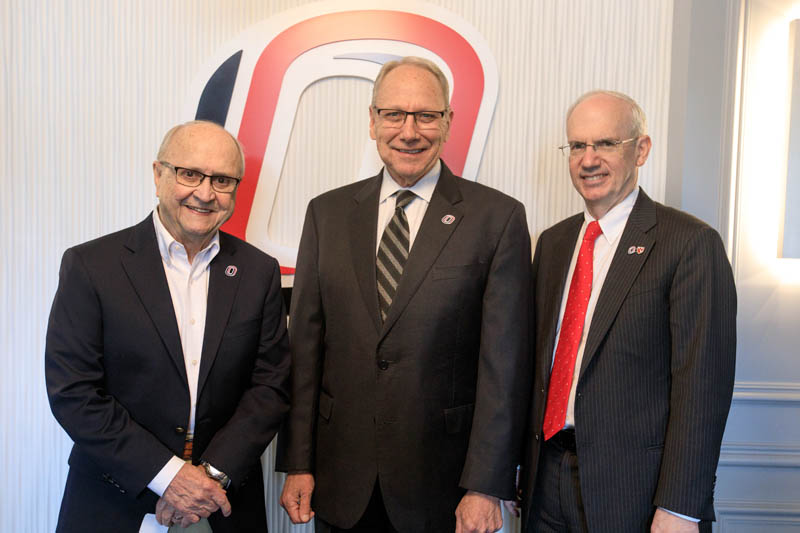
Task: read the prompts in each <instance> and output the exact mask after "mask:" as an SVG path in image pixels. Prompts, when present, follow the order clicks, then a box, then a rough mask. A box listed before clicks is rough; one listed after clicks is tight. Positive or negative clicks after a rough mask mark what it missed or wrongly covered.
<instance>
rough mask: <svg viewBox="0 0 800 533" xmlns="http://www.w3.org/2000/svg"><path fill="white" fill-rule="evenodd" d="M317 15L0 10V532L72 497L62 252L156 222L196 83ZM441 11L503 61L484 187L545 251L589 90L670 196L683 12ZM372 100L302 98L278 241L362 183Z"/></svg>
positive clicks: (610, 6) (595, 3)
mask: <svg viewBox="0 0 800 533" xmlns="http://www.w3.org/2000/svg"><path fill="white" fill-rule="evenodd" d="M307 3H308V2H303V1H301V0H272V1H262V0H252V1H247V0H240V1H228V2H211V1H196V2H191V1H185V0H181V1H172V2H156V1H141V2H128V1H124V0H108V1H101V0H97V1H80V0H76V1H66V0H63V1H62V0H52V1H48V0H5V1H4V2H2V3H0V42H2V83H0V139H1V140H2V142H0V168H1V169H2V173H3V176H2V183H3V185H4V192H5V194H3V195H2V209H0V220H2V233H1V234H0V239H2V240H0V249H2V250H3V252H4V253H3V256H2V259H0V298H2V303H3V308H2V317H0V424H2V426H0V427H1V429H2V436H0V468H2V472H3V475H2V476H0V531H15V532H28V531H37V532H38V531H51V530H53V529H54V526H55V519H56V516H57V512H58V506H59V502H60V499H61V492H62V490H63V484H64V480H65V476H66V471H67V464H66V459H67V455H68V452H69V449H70V446H71V442H70V441H69V438H68V437H67V436H66V435H65V433H64V432H63V431H62V430H61V428H60V427H59V426H58V425H57V424H56V423H55V421H54V420H53V418H52V416H51V414H50V412H49V408H48V405H47V399H46V394H45V387H44V377H43V351H44V335H45V328H46V322H47V315H48V312H49V308H50V303H51V301H52V297H53V294H54V291H55V287H56V283H57V274H58V265H59V262H60V257H61V254H62V253H63V251H64V250H65V249H66V248H67V247H69V246H72V245H74V244H77V243H80V242H82V241H85V240H88V239H91V238H94V237H97V236H100V235H102V234H105V233H108V232H110V231H113V230H117V229H121V228H123V227H126V226H129V225H131V224H133V223H135V222H138V221H139V220H141V219H142V218H143V217H144V216H145V215H146V214H147V213H148V212H149V211H150V210H151V209H152V208H153V206H154V205H155V192H154V187H153V184H152V178H151V175H152V174H151V169H150V165H151V162H152V160H153V158H154V157H155V152H156V149H157V147H158V144H159V142H160V140H161V136H162V135H163V133H164V132H165V131H166V130H167V129H168V128H169V127H170V126H172V125H174V124H175V123H177V122H180V121H184V120H187V119H190V118H192V117H191V116H187V115H185V114H184V110H185V109H186V107H185V103H186V102H185V98H186V95H187V92H188V87H189V84H190V82H191V81H192V80H193V79H194V77H195V75H196V74H197V72H198V70H199V69H200V67H201V66H202V65H203V64H204V63H206V62H207V61H208V60H209V58H211V57H212V56H213V55H214V53H215V51H216V50H217V48H218V47H219V46H221V45H222V44H224V43H225V42H227V41H229V40H230V39H232V38H233V37H235V36H236V35H237V34H239V33H240V32H242V31H243V30H244V29H246V28H248V27H249V26H251V25H252V24H254V23H256V22H258V21H261V20H264V19H265V18H268V17H270V16H271V15H273V14H276V13H279V12H282V11H285V10H287V9H291V8H294V7H297V6H298V5H301V4H307ZM431 3H432V4H434V5H438V6H440V7H443V8H445V9H447V10H450V11H452V12H453V13H455V14H457V15H458V16H460V17H462V18H463V19H465V20H466V21H467V22H469V23H470V24H472V25H473V26H474V27H475V28H476V29H477V30H478V32H480V33H481V34H482V35H483V36H484V38H485V39H486V41H487V42H488V44H489V47H490V48H491V50H492V52H493V54H494V56H495V58H496V61H497V65H498V70H499V73H500V95H499V99H498V102H497V107H496V110H495V114H494V120H493V125H492V128H491V130H490V133H489V138H488V143H487V146H486V150H485V152H484V156H483V160H482V163H481V167H480V171H479V174H478V181H479V182H482V183H486V184H488V185H491V186H493V187H496V188H498V189H501V190H503V191H505V192H507V193H508V194H511V195H513V196H515V197H517V198H519V199H520V200H521V201H522V202H523V203H524V204H525V206H526V208H527V211H528V222H529V226H530V230H531V234H532V236H533V238H535V237H536V236H537V235H538V233H539V232H541V231H542V230H543V229H545V228H546V227H547V226H549V225H550V224H552V223H554V222H556V221H557V220H560V219H561V218H564V217H565V216H567V215H569V214H572V213H574V212H577V211H578V210H579V209H580V206H581V203H580V200H579V198H578V196H577V194H575V192H574V191H573V189H572V187H571V185H570V183H569V179H568V173H567V166H566V161H565V160H564V159H562V157H561V155H560V154H559V153H558V151H557V150H556V149H555V147H556V146H557V145H559V144H561V143H562V142H563V140H564V131H563V129H564V127H563V114H564V111H565V110H566V108H567V107H568V105H569V103H570V102H571V101H572V100H573V99H574V98H575V97H577V96H578V95H579V94H581V93H582V92H584V91H586V90H589V89H593V88H609V89H615V90H620V91H623V92H626V93H628V94H630V95H632V96H633V97H634V98H635V99H637V100H638V101H639V102H640V103H641V105H642V106H643V107H644V109H645V111H646V112H647V114H648V118H649V122H650V133H651V136H652V137H653V141H654V150H653V152H652V154H651V158H650V161H649V162H648V163H647V165H646V167H645V169H644V171H643V173H642V178H641V182H642V184H643V185H644V187H645V188H646V190H647V191H648V193H649V194H650V195H651V196H653V197H654V198H656V199H662V198H663V196H664V190H665V180H666V176H665V168H666V138H667V134H666V133H667V126H668V124H667V117H668V114H669V109H668V103H669V87H670V54H671V48H672V43H671V35H672V9H673V4H672V0H653V1H647V2H641V1H639V0H576V1H572V2H558V1H555V0H547V1H545V0H535V1H534V0H503V1H494V2H485V1H483V0H434V1H432V2H431ZM370 90H371V88H370V85H369V83H368V82H365V81H363V80H355V79H345V78H333V79H328V80H323V81H321V82H318V83H317V84H315V85H313V86H312V87H310V88H309V89H308V90H307V91H306V93H305V94H304V96H303V98H302V99H301V101H300V104H299V105H300V107H299V109H298V115H297V122H296V124H295V127H294V131H293V134H292V139H291V141H290V146H289V151H288V154H287V159H286V162H285V164H284V168H283V175H284V176H287V177H291V176H299V175H302V176H305V177H307V178H308V177H310V179H307V180H298V182H299V181H303V183H304V185H303V187H302V188H297V189H295V188H293V187H294V186H292V185H287V186H286V188H282V189H281V190H280V191H279V195H282V199H281V200H280V201H279V202H278V204H279V205H282V206H283V207H282V208H281V210H280V211H277V212H275V213H273V218H274V217H281V218H282V220H283V223H282V224H280V226H281V228H282V229H281V230H280V232H279V233H277V234H276V237H277V238H278V239H279V240H281V241H287V242H288V241H291V240H292V239H294V238H296V236H297V235H299V232H300V226H299V225H300V223H301V221H302V214H303V211H304V209H305V204H306V202H307V201H308V199H309V198H310V197H311V196H313V195H315V194H317V193H319V192H321V191H323V190H325V189H327V188H330V187H332V186H335V185H338V184H342V183H346V182H348V181H351V180H352V178H353V177H354V176H355V174H356V172H357V171H358V164H359V162H360V158H361V149H362V148H363V142H364V139H365V138H366V136H367V105H368V101H369V94H370ZM332 102H335V104H336V105H335V106H332V105H331V104H332ZM455 111H456V121H455V123H454V126H453V127H458V110H457V109H456V110H455ZM291 182H292V180H291V179H289V180H282V183H291ZM274 488H275V487H274V486H273V487H272V489H274ZM268 499H269V501H268V506H270V507H272V508H273V509H275V508H276V502H275V499H274V495H271V496H270V497H269V498H268ZM270 514H272V513H270ZM271 527H272V530H273V531H282V530H286V529H287V528H286V527H285V526H284V525H283V524H282V523H277V522H275V521H274V519H273V521H272V523H271Z"/></svg>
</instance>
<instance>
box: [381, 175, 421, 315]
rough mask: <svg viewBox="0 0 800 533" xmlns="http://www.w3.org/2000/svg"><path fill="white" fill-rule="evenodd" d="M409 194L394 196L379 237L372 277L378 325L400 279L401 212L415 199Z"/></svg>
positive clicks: (403, 248) (404, 253)
mask: <svg viewBox="0 0 800 533" xmlns="http://www.w3.org/2000/svg"><path fill="white" fill-rule="evenodd" d="M416 196H417V195H416V194H414V193H413V192H411V191H404V190H401V191H399V193H398V194H397V202H396V203H395V208H394V216H393V217H392V219H391V220H390V221H389V224H387V225H386V229H385V230H383V236H382V237H381V244H380V247H379V248H378V258H377V261H376V272H375V273H376V277H377V281H378V302H379V303H380V308H381V321H385V320H386V315H388V314H389V307H391V305H392V300H393V299H394V294H395V292H397V285H398V283H400V277H401V276H402V275H403V267H404V266H405V264H406V259H408V249H409V247H408V243H409V235H408V219H407V218H406V212H405V211H404V208H405V207H406V206H407V205H408V204H409V203H411V200H413V199H414V198H416Z"/></svg>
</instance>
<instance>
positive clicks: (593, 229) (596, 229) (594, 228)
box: [583, 220, 603, 242]
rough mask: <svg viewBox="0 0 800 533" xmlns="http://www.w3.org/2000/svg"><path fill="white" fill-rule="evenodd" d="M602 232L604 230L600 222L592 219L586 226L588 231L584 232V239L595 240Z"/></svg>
mask: <svg viewBox="0 0 800 533" xmlns="http://www.w3.org/2000/svg"><path fill="white" fill-rule="evenodd" d="M602 233H603V230H602V229H601V228H600V223H599V222H597V221H596V220H592V221H591V222H589V225H588V226H586V233H584V234H583V240H584V241H591V242H594V241H595V239H597V237H599V236H600V235H601V234H602Z"/></svg>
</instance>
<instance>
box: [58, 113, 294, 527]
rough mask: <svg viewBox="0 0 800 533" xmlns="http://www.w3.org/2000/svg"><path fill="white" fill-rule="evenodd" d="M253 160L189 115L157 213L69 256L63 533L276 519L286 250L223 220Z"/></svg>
mask: <svg viewBox="0 0 800 533" xmlns="http://www.w3.org/2000/svg"><path fill="white" fill-rule="evenodd" d="M243 171H244V159H243V157H242V152H241V147H240V146H239V144H238V142H237V141H236V139H235V138H234V137H233V136H231V135H230V134H229V133H228V132H226V131H225V130H224V129H222V128H221V127H219V126H217V125H216V124H213V123H209V122H201V121H196V122H190V123H187V124H182V125H180V126H176V127H175V128H173V129H172V130H170V131H169V132H168V133H167V135H166V137H165V138H164V142H163V143H162V146H161V149H160V150H159V153H158V160H157V161H156V162H154V163H153V173H154V177H155V184H156V192H157V196H158V198H159V204H158V208H157V209H156V211H155V212H154V213H153V214H152V215H151V216H148V217H147V218H146V219H145V220H144V221H143V222H141V223H139V224H138V225H136V226H133V227H131V228H128V229H125V230H122V231H119V232H117V233H113V234H111V235H107V236H105V237H101V238H99V239H96V240H93V241H90V242H87V243H85V244H81V245H80V246H76V247H74V248H71V249H69V250H67V251H66V253H65V254H64V258H63V261H62V265H61V273H60V280H59V286H58V291H57V293H56V296H55V300H54V302H53V308H52V311H51V313H50V322H49V325H48V330H47V346H46V352H45V375H46V380H47V392H48V395H49V399H50V406H51V408H52V410H53V414H54V415H55V417H56V419H57V420H58V421H59V423H60V424H61V425H62V426H63V427H64V429H65V430H66V431H67V433H68V434H69V436H70V437H71V438H72V439H73V441H74V442H75V444H74V446H73V448H72V453H71V454H70V459H69V463H70V470H69V475H68V477H67V483H66V488H65V491H64V498H63V501H62V504H61V512H60V514H59V521H58V526H57V531H63V532H78V531H80V532H87V531H98V532H101V531H115V532H126V531H129V532H136V531H139V530H140V527H143V526H145V527H146V526H147V525H148V524H150V525H152V526H157V524H155V522H156V520H157V521H158V522H159V523H161V524H163V525H170V524H181V525H183V526H187V525H189V524H191V523H195V522H197V521H198V520H200V519H201V518H205V517H208V521H209V523H210V526H211V527H212V528H213V530H214V531H215V532H220V531H231V532H240V531H260V532H263V531H265V530H266V515H265V508H264V488H263V478H262V474H261V466H260V461H259V458H260V456H261V454H262V453H263V451H264V449H265V448H266V446H267V444H268V443H269V441H270V440H271V439H272V437H273V436H274V434H275V433H276V431H277V429H278V427H279V425H280V423H281V420H282V418H283V417H284V415H285V413H286V412H287V410H288V404H289V402H288V376H289V365H290V357H289V353H288V336H287V333H286V325H285V322H286V317H285V312H284V308H283V302H282V299H281V295H280V274H279V270H278V265H277V262H276V261H275V260H274V259H272V258H271V257H269V256H267V255H266V254H264V253H262V252H261V251H259V250H257V249H256V248H254V247H253V246H250V245H249V244H247V243H245V242H243V241H241V240H239V239H237V238H235V237H233V236H231V235H227V234H225V233H222V232H219V231H218V228H219V227H220V226H221V225H222V223H223V222H225V220H227V219H228V218H229V217H230V215H231V214H232V213H233V208H234V201H235V195H236V188H237V186H238V182H239V181H240V178H239V176H242V174H243ZM205 178H208V179H207V180H206V179H205ZM183 459H188V461H187V462H184V460H183ZM159 496H160V498H159ZM215 511H216V512H215ZM153 513H155V514H157V517H153V516H152V514H153ZM212 513H213V514H212ZM147 514H151V516H149V517H146V516H145V515H147ZM223 515H224V516H223ZM226 517H227V518H226Z"/></svg>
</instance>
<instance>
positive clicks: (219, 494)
mask: <svg viewBox="0 0 800 533" xmlns="http://www.w3.org/2000/svg"><path fill="white" fill-rule="evenodd" d="M211 499H212V500H214V503H216V504H217V505H218V506H219V510H220V511H222V515H223V516H230V515H231V502H229V501H228V497H227V496H226V495H225V492H223V491H222V490H218V491H214V492H213V493H212V495H211Z"/></svg>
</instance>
